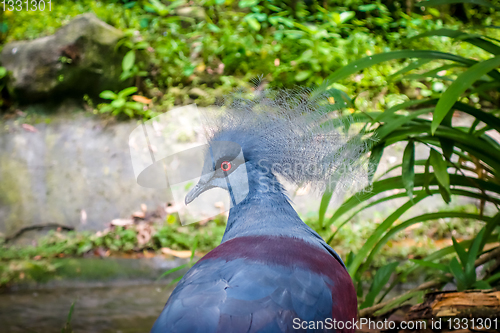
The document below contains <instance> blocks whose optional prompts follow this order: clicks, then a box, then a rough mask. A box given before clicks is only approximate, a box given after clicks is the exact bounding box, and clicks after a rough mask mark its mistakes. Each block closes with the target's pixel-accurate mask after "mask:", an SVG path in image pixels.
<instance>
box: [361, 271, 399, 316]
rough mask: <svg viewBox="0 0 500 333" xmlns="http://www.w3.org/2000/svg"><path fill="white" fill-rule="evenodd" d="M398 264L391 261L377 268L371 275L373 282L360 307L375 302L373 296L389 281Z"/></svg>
mask: <svg viewBox="0 0 500 333" xmlns="http://www.w3.org/2000/svg"><path fill="white" fill-rule="evenodd" d="M398 265H399V263H398V262H392V263H390V264H387V265H385V266H383V267H381V268H379V269H378V270H377V273H375V276H374V277H373V282H372V284H371V286H370V290H369V291H368V294H367V295H366V297H365V301H364V302H363V303H362V304H361V306H360V309H364V308H367V307H369V306H372V305H373V303H374V302H375V297H377V295H378V294H379V293H380V291H381V290H382V288H384V286H385V285H386V284H387V282H389V279H390V278H391V275H392V273H393V272H394V270H395V269H396V267H397V266H398Z"/></svg>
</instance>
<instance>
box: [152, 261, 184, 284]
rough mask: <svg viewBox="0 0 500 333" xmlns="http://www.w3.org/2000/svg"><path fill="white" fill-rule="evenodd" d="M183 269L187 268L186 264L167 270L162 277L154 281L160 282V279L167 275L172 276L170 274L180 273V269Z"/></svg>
mask: <svg viewBox="0 0 500 333" xmlns="http://www.w3.org/2000/svg"><path fill="white" fill-rule="evenodd" d="M185 267H187V264H183V265H180V266H177V267H174V268H171V269H169V270H168V271H166V272H164V273H163V274H162V275H160V276H159V277H158V279H156V281H158V280H160V279H161V278H162V277H164V276H167V275H169V274H172V273H175V272H177V271H180V270H181V269H183V268H185Z"/></svg>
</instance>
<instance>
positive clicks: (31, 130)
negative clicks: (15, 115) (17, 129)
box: [21, 124, 38, 133]
mask: <svg viewBox="0 0 500 333" xmlns="http://www.w3.org/2000/svg"><path fill="white" fill-rule="evenodd" d="M21 127H22V128H23V129H24V130H25V131H28V132H31V133H36V132H38V130H37V129H36V128H35V127H33V126H31V125H29V124H22V125H21Z"/></svg>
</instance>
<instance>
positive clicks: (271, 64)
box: [3, 0, 494, 109]
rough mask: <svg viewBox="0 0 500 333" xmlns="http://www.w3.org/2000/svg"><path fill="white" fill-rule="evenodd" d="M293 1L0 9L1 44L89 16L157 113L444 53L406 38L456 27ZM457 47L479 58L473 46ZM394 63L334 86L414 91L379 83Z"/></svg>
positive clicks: (414, 12)
mask: <svg viewBox="0 0 500 333" xmlns="http://www.w3.org/2000/svg"><path fill="white" fill-rule="evenodd" d="M294 3H295V5H293V6H290V3H289V2H283V1H276V0H270V1H267V0H266V1H264V0H259V1H239V2H237V3H236V2H235V1H234V0H231V1H229V0H227V1H222V0H208V1H206V0H196V1H194V2H190V3H189V4H187V2H186V1H174V2H166V1H161V0H154V1H147V0H139V1H107V2H101V1H91V0H82V1H78V2H68V3H64V4H61V5H60V6H53V10H52V12H51V15H38V13H35V12H27V11H23V12H19V13H15V14H14V13H11V12H6V13H5V25H6V31H5V33H4V35H3V38H4V41H5V42H8V41H12V40H20V39H33V38H36V37H39V36H43V35H48V34H51V33H54V31H55V29H57V28H59V27H60V26H61V25H63V24H66V23H68V22H69V20H70V19H71V18H72V17H74V16H76V15H78V14H81V13H85V12H88V11H92V12H94V13H96V15H97V16H98V17H99V18H101V19H102V20H104V21H105V22H107V23H109V24H111V25H113V26H115V27H117V28H119V29H121V30H122V31H124V33H125V38H124V39H123V40H122V41H121V42H120V43H119V45H118V46H119V47H123V48H126V50H125V52H126V56H125V58H124V59H123V62H122V67H123V68H122V69H123V73H122V79H123V80H127V79H131V78H136V81H135V82H134V84H135V85H136V86H137V87H138V88H139V91H140V92H141V94H142V95H144V96H147V97H149V98H153V97H158V99H157V100H156V101H155V103H157V104H158V107H161V108H169V107H172V106H173V105H174V104H188V103H192V102H197V103H199V104H202V105H206V104H212V103H213V102H214V101H215V99H216V98H218V97H220V96H222V95H224V94H226V93H228V92H230V91H232V90H233V89H234V88H235V87H245V86H248V81H249V80H250V79H251V78H254V77H256V76H258V75H261V74H263V73H266V74H268V75H266V78H265V79H266V81H267V82H269V83H270V84H271V85H275V86H285V87H293V86H294V85H296V84H298V83H299V84H301V85H306V86H314V85H319V84H321V83H322V82H323V81H324V79H325V78H327V77H328V76H329V75H330V74H331V72H332V71H334V70H335V69H337V68H340V67H342V66H344V65H346V64H347V63H349V62H351V61H353V60H356V59H359V58H360V57H362V56H364V55H371V54H374V53H378V52H383V51H388V50H397V49H401V48H405V47H406V48H412V47H415V46H426V45H427V46H429V47H430V48H434V49H437V50H441V51H445V50H449V49H450V48H451V47H453V45H452V43H451V42H450V41H447V40H445V39H441V40H433V39H425V40H418V41H416V40H413V39H405V38H404V37H411V36H415V35H418V34H421V33H425V32H427V31H429V30H437V29H441V28H442V27H443V24H445V23H447V24H448V26H450V27H454V26H457V27H458V26H460V24H461V23H460V22H457V20H456V19H454V18H453V17H452V16H450V15H449V14H447V11H448V10H449V9H447V10H444V11H443V10H442V11H441V12H439V11H438V12H437V13H436V12H435V11H432V8H431V7H426V9H425V11H422V9H421V8H420V7H416V8H413V7H411V6H410V7H406V6H407V4H406V2H399V1H394V2H390V3H385V2H382V1H376V2H373V1H364V0H353V1H348V2H338V1H326V2H324V3H322V4H321V5H319V3H318V2H316V1H312V2H311V3H309V4H306V3H303V2H294ZM474 10H476V11H478V10H477V9H476V8H475V7H474ZM408 13H410V14H408ZM481 13H483V12H481ZM484 14H485V15H484V19H483V21H484V22H482V23H483V24H484V25H487V24H491V20H492V18H494V16H492V15H486V12H485V13H484ZM432 17H438V19H437V20H431V19H430V18H432ZM24 22H31V24H29V25H26V24H23V23H24ZM488 22H490V23H488ZM456 51H457V52H458V53H459V54H460V55H466V56H468V57H476V58H477V57H479V56H481V53H480V52H478V50H476V49H475V48H474V47H472V46H470V47H469V46H465V47H460V48H456ZM401 66H405V64H401V63H390V64H388V63H384V64H382V63H380V64H379V65H376V66H373V67H371V68H370V69H369V70H366V71H365V72H364V73H363V74H362V75H359V76H357V78H356V79H355V80H354V81H352V82H346V83H345V84H344V85H339V87H338V88H339V89H342V90H344V91H345V92H348V93H349V94H350V95H357V94H360V93H361V95H360V96H359V97H358V100H359V101H360V102H362V103H365V104H366V105H367V106H371V105H374V106H375V107H376V108H378V109H380V108H383V107H384V105H385V104H386V103H392V101H394V100H395V99H401V98H404V95H403V93H404V91H402V90H406V89H414V88H415V87H413V86H412V85H414V84H416V83H415V82H407V81H405V80H403V81H401V80H392V81H391V80H387V77H386V73H387V72H393V71H394V70H398V69H400V68H401ZM402 86H403V87H406V88H404V89H402V88H401V87H402ZM197 88H200V89H197ZM420 88H421V90H422V94H423V95H426V96H427V95H433V94H434V91H433V90H432V89H428V88H429V87H425V86H424V87H420ZM438 88H439V87H438V86H436V87H435V89H438ZM200 90H201V91H202V92H205V93H200ZM376 96H381V97H379V98H375V97H376Z"/></svg>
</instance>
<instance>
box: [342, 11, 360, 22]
mask: <svg viewBox="0 0 500 333" xmlns="http://www.w3.org/2000/svg"><path fill="white" fill-rule="evenodd" d="M355 16H356V12H354V11H347V12H342V13H340V23H341V24H342V23H345V22H347V21H349V20H350V19H352V18H353V17H355Z"/></svg>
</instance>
